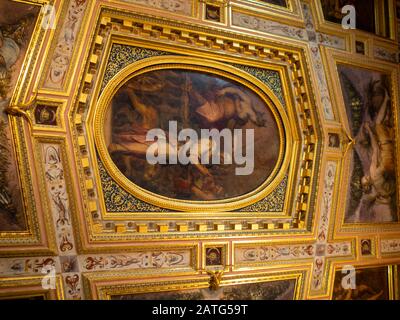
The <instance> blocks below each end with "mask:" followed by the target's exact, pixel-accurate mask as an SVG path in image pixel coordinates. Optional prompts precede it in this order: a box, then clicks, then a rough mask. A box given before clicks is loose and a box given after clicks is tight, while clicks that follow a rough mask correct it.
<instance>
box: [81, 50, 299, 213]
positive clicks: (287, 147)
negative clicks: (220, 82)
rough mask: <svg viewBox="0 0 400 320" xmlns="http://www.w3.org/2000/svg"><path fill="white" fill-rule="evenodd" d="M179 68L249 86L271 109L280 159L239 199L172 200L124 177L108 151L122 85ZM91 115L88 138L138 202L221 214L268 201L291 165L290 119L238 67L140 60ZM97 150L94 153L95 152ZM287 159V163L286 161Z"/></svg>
mask: <svg viewBox="0 0 400 320" xmlns="http://www.w3.org/2000/svg"><path fill="white" fill-rule="evenodd" d="M166 69H180V70H195V71H200V72H207V73H209V74H212V75H217V76H222V77H225V78H228V79H231V80H234V81H235V82H237V83H240V84H241V85H243V86H245V87H247V88H248V89H250V90H252V91H253V92H255V93H256V94H257V95H258V96H259V97H260V98H261V99H262V100H263V101H264V102H265V104H266V106H268V108H269V110H271V112H272V114H273V117H274V120H275V122H276V124H277V127H278V132H279V140H280V141H279V144H280V148H279V149H280V150H279V156H278V160H277V163H276V165H275V167H274V169H273V171H272V173H271V174H270V176H269V177H268V178H267V179H266V180H265V181H264V182H263V183H262V184H261V185H260V186H259V187H257V188H256V189H255V190H253V191H252V192H249V193H247V194H244V195H242V196H238V197H235V198H229V199H224V200H216V201H187V200H179V199H171V198H168V197H164V196H161V195H157V194H154V193H152V192H150V191H147V190H145V189H143V188H141V187H139V186H138V185H136V184H135V183H134V182H132V181H130V180H129V179H128V178H127V177H126V176H124V175H123V174H122V173H121V172H120V170H119V169H118V168H117V166H116V165H115V164H114V162H113V160H112V159H111V156H110V154H109V152H108V150H107V145H106V141H105V132H104V127H105V118H106V115H107V112H108V110H109V108H110V105H111V100H112V98H113V97H114V95H115V93H116V92H117V91H118V89H119V88H121V86H123V85H124V84H125V83H126V82H127V81H129V80H130V79H132V78H134V77H136V76H139V75H141V74H144V73H146V72H150V71H154V70H166ZM90 111H92V112H90V113H89V115H88V120H87V123H88V127H87V128H88V137H92V136H94V140H95V143H96V147H97V151H98V153H99V155H100V158H101V160H102V161H103V163H104V165H105V167H106V169H107V171H108V173H109V174H110V175H111V177H112V178H113V179H114V180H115V181H116V182H117V183H118V184H119V185H121V186H122V187H123V188H124V189H126V191H128V192H129V193H130V194H132V195H134V196H135V197H137V198H138V199H140V200H142V201H145V202H148V203H150V204H153V205H155V206H159V207H162V208H168V209H171V210H177V211H192V212H198V211H200V212H208V211H211V212H219V211H230V210H235V209H238V208H242V207H244V206H248V205H251V204H253V203H255V202H257V201H259V200H261V199H263V198H265V197H266V196H267V195H268V194H269V193H271V191H272V190H273V189H275V188H276V187H277V185H278V184H279V182H280V181H281V180H282V179H283V177H284V176H285V174H286V172H287V168H288V166H289V161H288V159H290V158H291V152H292V150H293V141H292V135H291V132H290V130H284V128H289V127H290V126H289V119H288V117H287V116H286V114H285V111H284V108H283V106H282V104H281V103H280V102H279V100H278V99H277V98H276V96H275V94H274V93H273V92H272V91H271V90H270V89H269V88H268V87H267V86H266V85H265V84H263V83H262V82H261V81H260V80H258V79H257V78H255V77H253V76H251V75H249V74H248V73H246V72H243V71H241V70H240V69H238V68H235V67H232V66H229V65H227V64H223V63H220V62H215V61H205V60H204V59H199V58H192V57H182V56H162V57H152V58H147V59H143V60H140V61H139V62H136V63H133V64H131V65H129V66H128V67H126V68H125V69H123V70H121V71H120V72H119V73H118V74H117V75H115V76H114V77H113V78H112V80H110V82H109V83H108V84H107V86H106V87H105V88H104V89H103V91H102V94H101V96H100V98H99V100H98V102H97V105H96V106H95V107H94V108H91V110H90ZM94 151H95V150H93V152H94ZM285 160H286V161H285Z"/></svg>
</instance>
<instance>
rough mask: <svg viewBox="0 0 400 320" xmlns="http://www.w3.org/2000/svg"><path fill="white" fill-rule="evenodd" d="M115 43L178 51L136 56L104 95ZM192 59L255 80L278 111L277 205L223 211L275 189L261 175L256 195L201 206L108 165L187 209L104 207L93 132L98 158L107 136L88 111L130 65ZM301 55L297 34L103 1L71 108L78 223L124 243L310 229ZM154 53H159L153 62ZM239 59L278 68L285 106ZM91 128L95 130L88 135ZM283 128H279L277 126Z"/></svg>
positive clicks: (311, 134) (311, 143) (314, 139)
mask: <svg viewBox="0 0 400 320" xmlns="http://www.w3.org/2000/svg"><path fill="white" fill-rule="evenodd" d="M113 44H123V45H128V46H135V47H139V48H147V49H153V50H159V51H163V52H167V53H168V54H169V55H174V54H179V56H180V57H179V60H178V59H176V58H173V57H165V58H160V57H159V58H158V59H154V60H146V61H147V62H140V63H136V64H133V65H132V66H130V67H128V68H127V69H126V70H125V71H121V73H119V74H118V75H116V76H115V78H113V79H112V80H111V83H110V84H109V86H107V87H106V90H105V91H104V93H103V95H101V96H100V93H101V88H102V82H103V77H104V73H105V69H106V65H107V61H108V57H109V54H110V51H111V48H112V46H113ZM198 58H202V61H203V62H202V63H201V64H202V65H203V67H201V68H208V69H209V70H210V68H211V69H213V72H214V73H215V72H217V73H218V72H219V73H221V72H223V73H224V74H228V75H229V77H230V78H232V77H234V78H235V79H237V80H238V81H239V82H241V83H245V85H246V86H248V87H251V88H252V90H253V91H254V90H255V91H256V92H257V93H258V94H259V95H260V96H261V97H262V98H263V99H264V101H266V102H267V104H268V105H270V106H271V107H272V110H275V111H273V112H274V114H275V117H280V118H281V120H280V121H281V123H282V127H281V129H280V130H281V133H282V132H283V131H284V132H285V135H286V136H287V138H285V139H286V141H285V146H284V147H282V149H281V153H282V154H281V156H280V157H281V160H282V166H281V167H279V168H277V169H276V172H275V174H276V177H280V178H282V176H283V173H284V170H283V169H282V168H288V171H287V175H288V177H289V178H288V185H287V193H286V197H285V204H284V209H283V211H282V212H265V211H262V210H260V211H259V212H229V210H232V209H234V208H240V207H243V206H245V205H248V204H251V203H254V202H255V201H257V199H259V198H262V196H265V195H266V194H267V193H268V192H271V191H272V187H268V186H267V187H266V184H269V183H270V182H271V181H268V182H266V184H265V185H263V186H262V187H261V188H259V189H260V190H257V191H256V192H255V193H254V194H251V195H250V196H249V195H247V197H241V198H240V199H234V201H233V202H231V203H229V201H221V202H220V203H218V202H217V203H213V204H211V205H210V204H206V203H204V204H201V205H200V206H199V204H198V203H196V204H194V203H188V202H183V201H182V202H181V203H179V204H177V201H172V200H171V199H161V200H160V199H159V197H158V199H156V198H155V197H154V195H151V194H149V193H147V192H146V193H144V192H143V190H140V189H138V188H137V186H134V185H133V184H132V183H131V182H130V181H126V180H125V179H126V178H124V177H122V176H119V177H118V175H117V176H116V175H115V172H114V173H113V172H111V171H115V170H108V172H109V174H111V175H114V178H116V180H118V179H119V181H117V182H119V183H120V184H121V186H122V187H124V188H125V189H126V190H128V191H129V192H132V191H133V193H135V192H136V195H137V196H139V197H142V198H145V199H146V200H147V201H156V203H157V204H158V206H161V207H163V208H175V209H178V208H179V209H181V210H185V213H180V212H175V211H173V212H168V213H166V212H154V211H153V212H150V211H149V212H122V213H112V212H107V210H106V209H105V206H104V200H103V198H102V190H101V183H100V178H99V174H98V170H97V165H98V164H97V161H96V153H95V147H94V144H95V141H94V140H96V143H97V146H100V151H101V154H102V155H101V157H102V158H103V160H104V159H105V160H106V162H107V157H109V156H108V155H107V154H106V151H105V148H104V142H102V139H103V138H102V136H103V135H102V134H101V132H97V131H96V130H102V129H101V122H98V123H96V121H95V122H94V123H93V121H94V120H95V118H96V117H97V116H95V117H94V118H93V109H94V108H97V107H96V106H99V107H100V110H102V108H103V109H104V108H105V106H106V104H107V101H109V99H111V96H112V94H113V93H114V92H115V89H116V88H117V86H118V85H119V84H121V82H123V81H124V80H126V79H127V78H128V77H129V74H130V73H132V72H136V71H139V70H140V68H143V67H145V66H146V65H145V63H147V65H148V66H150V65H154V64H158V65H159V66H161V65H162V61H163V60H162V59H166V60H165V62H168V63H170V64H174V63H175V64H176V63H178V64H180V65H181V66H184V65H185V63H186V64H191V65H192V66H196V68H199V67H200V66H199V65H200V60H198ZM168 59H169V60H168ZM174 59H175V60H174ZM307 59H309V58H308V56H307V55H306V46H305V45H301V44H299V43H298V42H294V44H293V45H292V46H288V45H287V44H285V45H280V44H279V43H278V42H276V41H275V42H268V41H265V40H264V39H261V38H254V37H246V36H241V35H234V34H232V33H228V32H221V31H216V30H211V29H205V28H202V27H196V26H192V25H190V24H186V23H181V24H179V25H177V24H176V23H175V22H173V21H169V20H166V19H162V20H161V19H157V18H154V17H149V16H145V15H139V14H131V13H128V12H117V11H115V10H111V9H108V8H106V7H105V8H103V10H102V11H101V13H100V16H99V18H98V25H97V29H96V33H95V34H94V35H93V38H92V45H91V49H90V52H89V53H88V55H87V58H86V68H85V72H84V74H82V75H81V77H82V84H81V88H80V91H79V93H78V98H77V102H76V104H75V106H74V108H73V109H72V110H71V112H70V125H71V130H72V132H73V136H74V139H73V142H74V146H75V154H76V159H77V162H78V163H77V164H78V168H79V175H80V177H81V179H80V181H81V188H82V189H81V190H82V195H83V201H84V203H87V206H86V212H82V213H81V218H80V219H81V221H85V224H87V227H84V229H83V230H87V231H88V233H89V234H88V235H87V236H88V237H89V239H90V240H89V241H90V242H93V241H94V242H97V241H102V242H104V241H109V240H111V239H113V240H117V239H121V240H123V241H124V242H126V241H129V240H133V239H143V240H157V239H164V238H173V239H177V238H180V239H185V238H186V239H189V238H191V237H206V238H207V237H208V238H209V237H215V236H218V237H221V236H226V235H232V234H235V235H240V234H243V235H247V236H256V235H260V234H265V233H269V234H271V233H272V234H274V233H277V232H286V233H287V232H289V233H290V232H291V231H295V233H299V231H300V232H303V233H304V232H306V233H307V232H309V231H307V230H310V229H311V226H312V224H311V221H312V216H311V214H312V211H313V210H314V205H313V203H314V201H315V199H314V198H315V183H316V181H317V175H318V173H317V172H318V170H317V169H316V168H317V167H318V166H319V160H318V159H319V157H320V152H321V150H320V149H321V146H320V141H321V139H320V136H319V135H320V130H319V126H318V117H317V115H316V108H314V107H313V105H314V100H313V98H312V94H311V90H310V88H311V86H310V83H309V81H310V80H309V70H308V68H307V65H306V63H308V62H306V61H307ZM157 60H158V61H161V62H160V63H156V61H157ZM235 63H236V64H241V65H247V66H251V67H255V68H262V69H268V70H273V71H276V72H278V73H279V76H280V79H281V83H282V94H283V99H284V102H285V105H286V110H283V108H282V106H281V103H280V102H279V101H277V99H276V98H275V97H274V95H273V94H272V93H270V91H269V89H267V87H266V86H265V85H264V84H263V83H261V82H260V81H258V80H257V79H255V78H254V77H252V76H250V75H249V74H246V73H245V72H242V71H240V70H238V69H236V68H234V67H232V66H230V65H228V64H235ZM153 67H154V66H153ZM127 70H128V71H127ZM209 70H208V71H209ZM233 74H235V75H233ZM249 82H250V83H252V84H250V83H249ZM99 96H100V100H98V97H99ZM99 112H101V111H99ZM93 130H94V131H95V132H94V135H95V137H94V138H95V139H93V138H92V134H93ZM90 132H92V134H90ZM281 137H283V136H282V135H281ZM289 146H291V149H292V151H291V152H290V151H289V150H288V149H287V148H288V147H289ZM289 152H290V154H289ZM284 153H285V156H284ZM106 166H107V163H106ZM111 167H112V166H111V164H110V163H108V169H110V168H111ZM114 169H115V168H114ZM271 179H272V178H271ZM296 181H297V182H296ZM275 182H276V183H278V182H279V180H278V179H275V180H273V181H272V183H273V184H274V183H275ZM295 183H296V184H295ZM265 187H266V188H265ZM261 189H262V190H261ZM265 189H266V190H265ZM138 191H140V192H138ZM149 196H150V198H149ZM195 211H201V212H202V214H201V215H199V214H198V213H197V212H195ZM94 216H95V218H94ZM210 219H211V220H210ZM261 219H269V220H268V221H267V222H264V223H263V222H260V220H261ZM278 219H280V220H278ZM171 220H175V221H177V222H179V226H178V227H177V229H174V228H173V229H172V230H171V229H170V228H168V227H167V226H165V225H168V223H169V221H171ZM135 221H136V222H137V223H138V224H139V223H140V226H139V225H138V226H137V228H135V229H132V228H130V227H129V223H132V222H135ZM207 221H213V225H214V227H215V228H214V227H213V228H212V229H210V228H209V226H208V225H207ZM227 221H229V223H230V227H228V228H227V227H226V222H227ZM244 221H246V223H247V224H248V226H249V227H248V228H247V227H243V223H244ZM151 222H152V223H156V224H157V225H158V226H159V227H158V228H157V230H155V231H151V232H150V228H149V227H148V226H149V223H151ZM189 222H191V223H194V224H195V225H196V228H195V229H193V230H190V228H188V224H189ZM107 223H108V225H111V229H110V228H107V226H106V225H107ZM182 225H183V226H182ZM82 227H83V226H82ZM250 227H251V228H250ZM83 230H82V231H83ZM84 233H85V232H81V233H80V234H84Z"/></svg>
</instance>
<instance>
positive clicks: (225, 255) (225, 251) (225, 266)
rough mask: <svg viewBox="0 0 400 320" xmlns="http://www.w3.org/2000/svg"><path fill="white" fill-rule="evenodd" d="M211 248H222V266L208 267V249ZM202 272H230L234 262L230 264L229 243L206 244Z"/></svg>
mask: <svg viewBox="0 0 400 320" xmlns="http://www.w3.org/2000/svg"><path fill="white" fill-rule="evenodd" d="M209 248H222V249H221V264H220V265H212V266H207V265H206V258H207V254H206V252H207V249H209ZM201 260H202V263H201V266H202V270H224V271H228V270H229V269H230V265H231V264H232V262H229V242H204V243H203V251H202V259H201Z"/></svg>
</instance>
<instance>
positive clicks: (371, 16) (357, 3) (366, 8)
mask: <svg viewBox="0 0 400 320" xmlns="http://www.w3.org/2000/svg"><path fill="white" fill-rule="evenodd" d="M321 5H322V11H323V13H324V17H325V20H327V21H330V22H335V23H341V21H342V18H343V17H344V14H342V8H343V7H344V6H346V5H353V6H354V7H355V8H356V12H362V13H363V14H358V15H357V29H360V30H364V31H368V32H372V33H375V1H374V0H321Z"/></svg>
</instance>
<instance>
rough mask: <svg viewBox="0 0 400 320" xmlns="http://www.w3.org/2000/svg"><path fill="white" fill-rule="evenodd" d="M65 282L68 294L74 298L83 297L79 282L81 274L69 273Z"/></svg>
mask: <svg viewBox="0 0 400 320" xmlns="http://www.w3.org/2000/svg"><path fill="white" fill-rule="evenodd" d="M65 283H66V285H67V287H68V291H67V292H68V294H69V296H70V297H71V298H72V299H80V298H81V288H80V284H79V275H78V274H74V275H68V276H66V277H65Z"/></svg>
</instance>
